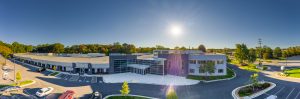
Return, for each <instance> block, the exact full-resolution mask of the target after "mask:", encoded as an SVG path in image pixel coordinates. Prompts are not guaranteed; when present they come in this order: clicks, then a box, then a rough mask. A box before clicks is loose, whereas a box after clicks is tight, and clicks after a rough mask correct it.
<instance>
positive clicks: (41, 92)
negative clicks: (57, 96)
mask: <svg viewBox="0 0 300 99" xmlns="http://www.w3.org/2000/svg"><path fill="white" fill-rule="evenodd" d="M52 91H53V88H52V87H47V88H42V89H40V90H39V91H37V92H36V93H35V94H36V95H37V96H39V97H44V96H46V95H49V94H50V93H51V92H52Z"/></svg>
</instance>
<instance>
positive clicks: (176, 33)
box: [170, 25, 182, 36]
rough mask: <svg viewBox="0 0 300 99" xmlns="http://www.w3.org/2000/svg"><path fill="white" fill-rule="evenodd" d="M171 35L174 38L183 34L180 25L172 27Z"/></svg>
mask: <svg viewBox="0 0 300 99" xmlns="http://www.w3.org/2000/svg"><path fill="white" fill-rule="evenodd" d="M170 33H171V35H173V36H179V35H181V34H182V27H181V26H179V25H172V26H171V27H170Z"/></svg>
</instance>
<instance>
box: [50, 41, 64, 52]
mask: <svg viewBox="0 0 300 99" xmlns="http://www.w3.org/2000/svg"><path fill="white" fill-rule="evenodd" d="M51 46H52V48H51V52H52V53H63V52H64V50H65V47H64V45H63V44H61V43H55V44H52V45H51Z"/></svg>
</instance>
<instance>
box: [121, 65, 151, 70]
mask: <svg viewBox="0 0 300 99" xmlns="http://www.w3.org/2000/svg"><path fill="white" fill-rule="evenodd" d="M127 67H131V68H136V69H142V70H145V69H147V68H149V67H150V66H149V65H142V64H128V65H127Z"/></svg>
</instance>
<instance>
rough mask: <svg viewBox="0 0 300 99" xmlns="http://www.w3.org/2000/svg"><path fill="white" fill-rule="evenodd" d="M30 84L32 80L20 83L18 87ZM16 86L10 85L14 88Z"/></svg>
mask: <svg viewBox="0 0 300 99" xmlns="http://www.w3.org/2000/svg"><path fill="white" fill-rule="evenodd" d="M32 82H33V81H32V80H25V81H21V82H20V85H19V86H22V85H27V84H30V83H32ZM16 85H17V84H11V85H10V86H16Z"/></svg>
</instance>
